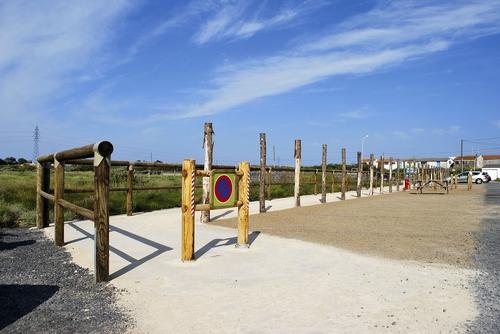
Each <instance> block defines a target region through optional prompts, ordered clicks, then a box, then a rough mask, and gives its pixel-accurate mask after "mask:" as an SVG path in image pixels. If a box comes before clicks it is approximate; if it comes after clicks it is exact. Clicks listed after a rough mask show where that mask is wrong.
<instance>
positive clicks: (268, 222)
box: [212, 185, 485, 267]
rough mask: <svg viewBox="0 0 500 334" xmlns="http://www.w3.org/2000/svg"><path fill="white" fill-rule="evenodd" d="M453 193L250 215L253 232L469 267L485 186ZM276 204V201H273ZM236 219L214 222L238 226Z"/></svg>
mask: <svg viewBox="0 0 500 334" xmlns="http://www.w3.org/2000/svg"><path fill="white" fill-rule="evenodd" d="M465 187H466V186H462V185H460V186H459V189H457V190H454V191H451V192H450V194H449V195H440V194H429V193H428V194H423V195H417V194H409V193H397V194H394V193H393V194H390V195H384V196H376V197H373V198H360V199H356V200H352V201H345V202H337V203H329V204H325V205H317V206H308V207H301V208H293V209H288V210H281V211H276V212H269V213H266V214H261V215H253V216H251V218H250V226H251V230H254V231H260V232H263V233H266V234H271V235H276V236H282V237H286V238H293V239H300V240H305V241H312V242H319V243H322V244H327V245H332V246H336V247H340V248H343V249H347V250H351V251H354V252H359V253H363V254H370V255H376V256H382V257H387V258H392V259H398V260H417V261H421V262H424V263H434V262H439V263H445V264H451V265H458V266H461V267H470V266H471V265H472V262H471V260H472V257H473V255H474V251H475V249H476V241H477V238H476V234H477V233H478V231H479V229H480V221H481V213H482V212H483V210H484V195H485V186H475V187H474V189H473V190H472V191H470V192H468V191H466V189H465ZM270 203H272V201H271V202H270ZM236 222H237V220H236V219H235V218H232V219H224V220H215V221H213V222H212V224H214V225H219V226H228V227H235V226H236Z"/></svg>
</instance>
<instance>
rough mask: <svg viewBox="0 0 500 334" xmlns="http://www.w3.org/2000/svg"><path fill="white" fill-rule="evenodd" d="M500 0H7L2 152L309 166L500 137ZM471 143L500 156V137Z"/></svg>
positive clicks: (1, 66) (0, 12) (1, 43)
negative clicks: (211, 153)
mask: <svg viewBox="0 0 500 334" xmlns="http://www.w3.org/2000/svg"><path fill="white" fill-rule="evenodd" d="M499 33H500V1H497V0H478V1H450V2H446V1H385V0H384V1H350V0H345V1H341V0H336V1H335V0H332V1H322V0H317V1H293V0H285V1H277V0H276V1H230V0H222V1H216V0H206V1H130V2H129V1H121V0H115V1H58V0H51V1H0V156H1V157H4V156H8V155H14V156H25V157H28V158H31V156H32V146H33V144H32V134H33V129H34V127H35V125H38V126H39V128H40V132H41V140H40V153H48V152H51V151H55V150H60V149H64V148H68V147H73V146H78V145H83V144H87V143H90V142H95V141H97V140H101V139H107V140H110V141H112V142H113V144H114V145H115V153H114V156H113V158H116V159H130V160H135V159H146V160H149V157H150V154H151V153H152V155H153V159H155V160H156V159H160V160H163V161H170V162H178V161H181V160H182V159H183V158H195V159H198V160H200V159H201V158H202V156H203V155H202V153H203V152H202V128H203V123H204V122H207V121H209V122H213V123H214V129H215V161H216V162H219V163H235V162H238V161H240V160H250V161H251V162H257V161H258V149H259V148H258V143H259V141H258V136H259V132H266V134H267V138H268V148H269V151H268V156H269V157H271V156H272V153H271V147H272V146H275V149H276V156H277V158H279V162H280V163H282V164H291V162H292V160H293V141H294V139H295V138H301V139H302V142H303V157H304V162H305V163H306V164H316V163H319V162H320V159H321V144H323V143H326V144H328V150H329V161H330V162H337V161H339V160H340V149H341V147H346V148H347V151H348V158H349V159H350V160H353V159H354V157H355V154H356V153H355V152H356V151H358V150H360V146H361V138H362V137H363V136H364V135H366V134H368V136H369V137H368V139H367V140H366V143H365V148H364V151H365V154H366V155H367V154H368V153H375V154H376V155H379V154H381V153H385V154H386V155H387V156H390V155H392V156H394V157H408V156H422V155H425V156H429V155H437V156H442V155H445V156H449V155H456V154H457V153H458V150H459V143H460V138H466V139H475V138H490V137H494V138H497V137H500V110H499V106H500V93H499V86H498V83H499V82H500V66H498V64H499V63H500V34H499ZM481 143H482V144H477V143H476V144H475V146H474V145H472V144H471V143H467V144H466V147H465V149H466V153H472V152H474V153H500V139H492V140H486V141H482V142H481Z"/></svg>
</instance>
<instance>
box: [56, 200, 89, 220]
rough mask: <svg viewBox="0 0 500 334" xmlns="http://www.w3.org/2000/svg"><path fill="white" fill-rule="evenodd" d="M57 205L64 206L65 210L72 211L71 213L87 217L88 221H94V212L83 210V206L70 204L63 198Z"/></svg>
mask: <svg viewBox="0 0 500 334" xmlns="http://www.w3.org/2000/svg"><path fill="white" fill-rule="evenodd" d="M57 203H58V204H59V205H60V206H62V207H64V208H66V209H68V210H71V211H73V212H75V213H77V214H79V215H80V216H83V217H85V218H87V219H90V220H94V211H92V210H89V209H86V208H82V207H81V206H78V205H76V204H73V203H71V202H68V201H66V200H64V199H62V198H60V199H59V200H58V201H57Z"/></svg>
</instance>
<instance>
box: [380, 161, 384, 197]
mask: <svg viewBox="0 0 500 334" xmlns="http://www.w3.org/2000/svg"><path fill="white" fill-rule="evenodd" d="M379 167H380V194H383V193H384V155H381V156H380V166H379Z"/></svg>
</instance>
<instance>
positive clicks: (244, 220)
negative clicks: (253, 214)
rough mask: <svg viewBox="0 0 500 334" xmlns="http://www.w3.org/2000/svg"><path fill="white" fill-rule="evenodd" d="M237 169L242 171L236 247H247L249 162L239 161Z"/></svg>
mask: <svg viewBox="0 0 500 334" xmlns="http://www.w3.org/2000/svg"><path fill="white" fill-rule="evenodd" d="M238 169H239V171H240V172H243V175H242V176H241V177H240V182H239V185H238V187H239V200H240V202H241V206H240V207H239V208H238V243H237V244H236V247H245V248H248V246H249V244H248V216H249V212H250V208H249V206H250V164H249V163H248V161H243V162H240V165H239V168H238Z"/></svg>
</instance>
